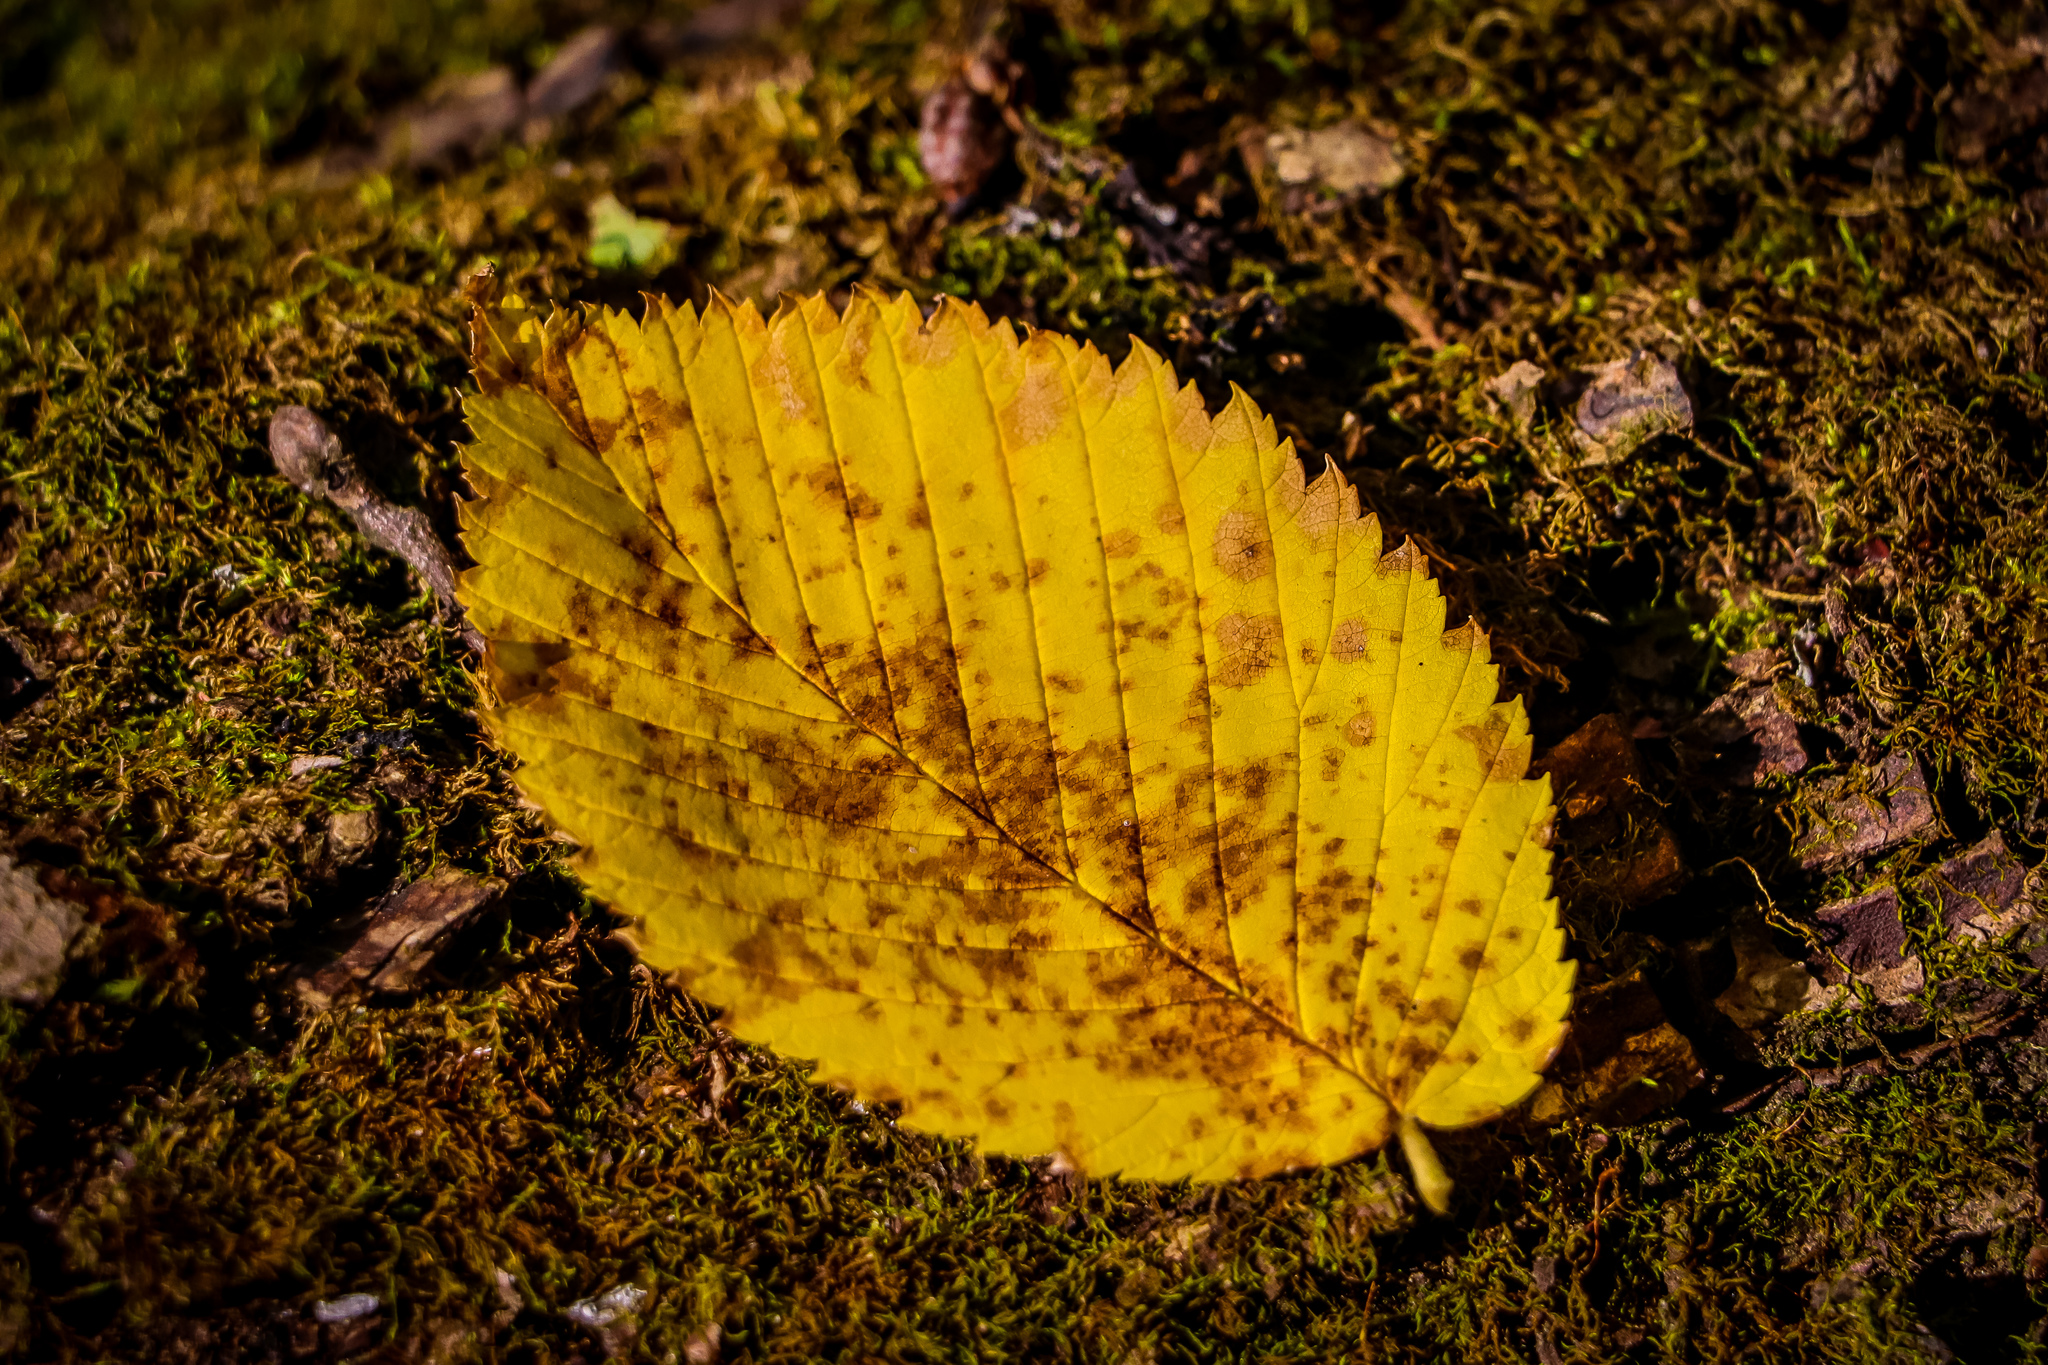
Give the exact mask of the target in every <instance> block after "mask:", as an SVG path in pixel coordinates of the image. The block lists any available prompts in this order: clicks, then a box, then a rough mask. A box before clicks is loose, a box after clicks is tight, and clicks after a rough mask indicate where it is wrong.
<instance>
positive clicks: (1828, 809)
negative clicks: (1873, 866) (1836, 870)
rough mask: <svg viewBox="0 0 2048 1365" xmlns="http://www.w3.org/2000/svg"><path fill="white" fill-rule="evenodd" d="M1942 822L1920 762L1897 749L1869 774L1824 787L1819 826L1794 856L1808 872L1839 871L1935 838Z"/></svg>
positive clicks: (1819, 803)
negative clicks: (1907, 844)
mask: <svg viewBox="0 0 2048 1365" xmlns="http://www.w3.org/2000/svg"><path fill="white" fill-rule="evenodd" d="M1937 823H1938V822H1937V819H1936V816H1935V811H1934V798H1933V796H1932V795H1931V794H1930V793H1929V792H1928V790H1927V774H1926V772H1925V771H1924V770H1923V769H1922V768H1921V766H1920V760H1919V759H1917V758H1915V757H1913V755H1912V754H1910V753H1907V752H1906V751H1905V750H1903V749H1894V750H1892V751H1891V752H1890V753H1889V754H1887V755H1885V757H1884V760H1883V761H1882V762H1881V763H1879V764H1878V765H1877V767H1876V768H1874V769H1871V770H1869V771H1868V772H1867V773H1864V774H1860V775H1854V776H1850V777H1844V778H1838V779H1836V780H1835V781H1833V782H1830V783H1828V784H1826V785H1825V786H1824V787H1823V788H1822V790H1821V793H1820V800H1819V802H1818V814H1817V818H1816V820H1815V824H1814V827H1813V828H1812V829H1811V830H1810V831H1809V832H1808V833H1807V835H1806V837H1805V838H1804V839H1803V840H1801V841H1800V843H1799V844H1798V845H1797V846H1796V847H1795V848H1794V850H1793V851H1794V853H1795V854H1797V855H1798V858H1799V862H1800V865H1801V866H1803V867H1808V868H1821V867H1835V866H1839V865H1841V864H1843V863H1847V862H1851V861H1853V860H1855V859H1857V858H1867V857H1869V856H1870V855H1872V854H1874V853H1882V852H1884V851H1885V850H1886V849H1888V848H1895V847H1897V846H1898V845H1899V844H1902V843H1905V842H1906V841H1907V840H1909V839H1915V838H1918V837H1920V836H1921V835H1925V834H1931V833H1933V832H1934V831H1935V829H1936V826H1937Z"/></svg>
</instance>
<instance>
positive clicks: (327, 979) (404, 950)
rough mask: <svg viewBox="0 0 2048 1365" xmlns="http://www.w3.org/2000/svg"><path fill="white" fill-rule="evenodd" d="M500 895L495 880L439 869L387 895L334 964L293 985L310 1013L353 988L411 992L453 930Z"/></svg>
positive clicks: (501, 887) (499, 883) (500, 884)
mask: <svg viewBox="0 0 2048 1365" xmlns="http://www.w3.org/2000/svg"><path fill="white" fill-rule="evenodd" d="M504 893H505V883H504V882H502V881H500V880H498V879H497V878H495V877H486V878H477V877H472V876H470V875H469V874H468V873H466V872H456V871H453V870H450V869H443V870H442V871H440V872H436V873H434V874H432V875H431V876H427V877H423V878H421V879H420V880H419V881H416V882H414V883H412V884H411V885H410V886H407V887H405V888H403V889H402V890H400V891H397V892H394V893H393V894H392V895H390V896H387V897H385V899H384V901H383V902H382V903H381V904H379V905H378V906H377V908H376V909H375V910H373V911H372V912H371V913H370V919H369V923H367V924H366V925H364V926H363V930H362V933H361V934H360V935H358V936H357V938H356V941H355V942H354V943H352V944H350V945H349V947H348V949H347V950H346V951H345V952H343V953H342V955H341V956H340V957H339V958H337V959H336V960H335V961H333V962H330V963H328V964H327V965H326V966H324V967H321V968H319V969H317V970H315V971H311V972H308V973H306V974H304V975H302V976H300V977H299V978H298V979H297V980H296V981H295V982H293V983H292V984H293V988H294V990H295V991H296V992H297V994H298V997H299V999H300V1001H301V1002H303V1003H304V1004H305V1005H306V1006H307V1007H308V1008H309V1009H315V1010H321V1009H326V1008H327V1006H328V1005H330V1004H332V1003H333V1002H334V998H335V997H336V996H337V995H339V994H340V993H341V992H342V991H343V990H344V989H346V988H347V987H348V986H350V985H352V984H361V985H363V986H365V987H366V988H368V989H369V990H372V991H381V992H386V993H396V992H403V991H409V990H412V989H413V988H415V987H416V986H417V985H418V984H419V982H420V978H421V977H422V976H423V975H424V974H425V972H426V969H427V967H428V966H429V965H430V964H431V963H432V962H433V959H434V956H435V954H437V953H439V952H440V951H441V949H443V948H445V947H446V946H447V945H448V940H449V939H450V937H452V936H453V934H454V932H455V931H456V930H457V929H459V928H461V927H462V926H463V925H465V924H467V923H469V921H470V920H472V919H474V918H475V917H476V914H477V912H478V911H480V910H482V909H484V908H485V907H486V906H488V905H490V904H491V903H492V902H494V901H496V900H497V899H498V897H500V896H502V895H503V894H504Z"/></svg>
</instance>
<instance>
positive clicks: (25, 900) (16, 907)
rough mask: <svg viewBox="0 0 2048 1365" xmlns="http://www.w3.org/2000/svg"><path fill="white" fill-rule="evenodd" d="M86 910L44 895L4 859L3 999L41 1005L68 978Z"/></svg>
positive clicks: (0, 902) (0, 910)
mask: <svg viewBox="0 0 2048 1365" xmlns="http://www.w3.org/2000/svg"><path fill="white" fill-rule="evenodd" d="M84 927H85V910H84V908H83V907H82V906H79V905H76V904H73V903H72V902H71V901H68V900H64V899H61V898H59V897H56V896H52V895H51V894H50V893H49V892H47V891H45V890H43V887H42V883H41V882H39V881H37V880H36V878H35V877H34V875H33V874H31V873H30V872H29V871H28V870H27V869H25V868H20V867H16V866H15V865H14V860H13V859H12V858H10V857H8V856H7V855H6V854H0V999H4V1000H11V1001H13V1002H14V1003H15V1004H17V1005H40V1004H42V1003H43V1002H44V1001H45V1000H48V999H49V998H50V997H51V996H52V995H53V994H55V993H56V990H57V987H58V985H59V984H60V983H61V982H62V981H63V979H64V963H65V958H66V955H67V954H68V953H69V952H70V950H71V945H72V943H74V942H75V941H76V940H77V938H78V933H79V930H81V929H82V928H84Z"/></svg>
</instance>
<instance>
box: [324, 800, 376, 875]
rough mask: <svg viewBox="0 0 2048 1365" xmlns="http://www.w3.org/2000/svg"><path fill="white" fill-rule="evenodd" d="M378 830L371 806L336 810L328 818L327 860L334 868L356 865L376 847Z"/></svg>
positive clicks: (374, 812) (374, 813)
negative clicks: (359, 808) (362, 808)
mask: <svg viewBox="0 0 2048 1365" xmlns="http://www.w3.org/2000/svg"><path fill="white" fill-rule="evenodd" d="M379 832H380V828H379V822H378V819H377V812H376V811H374V810H344V811H336V812H335V813H334V816H333V818H332V819H330V820H329V821H328V822H327V860H328V862H329V864H330V865H331V866H333V867H335V868H349V867H355V866H356V865H357V864H359V863H361V862H362V861H363V860H364V859H366V858H368V857H369V856H370V853H371V851H372V850H373V849H375V848H376V847H377V836H378V834H379Z"/></svg>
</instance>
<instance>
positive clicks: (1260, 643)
mask: <svg viewBox="0 0 2048 1365" xmlns="http://www.w3.org/2000/svg"><path fill="white" fill-rule="evenodd" d="M1280 639H1281V636H1280V618H1279V617H1277V616H1248V615H1246V614H1244V613H1242V612H1233V613H1231V614H1230V615H1229V616H1226V617H1224V618H1223V619H1222V620H1221V621H1218V622H1217V623H1216V644H1217V646H1218V648H1219V649H1220V650H1221V651H1222V655H1223V657H1222V659H1221V660H1220V661H1219V662H1218V664H1217V668H1216V681H1217V683H1218V684H1220V685H1221V686H1224V687H1244V686H1247V685H1249V684H1251V683H1255V682H1257V681H1258V680H1259V679H1260V678H1263V677H1265V676H1266V674H1267V673H1268V672H1270V671H1271V670H1272V667H1273V665H1274V664H1275V663H1276V662H1277V661H1278V659H1279V653H1280Z"/></svg>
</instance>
